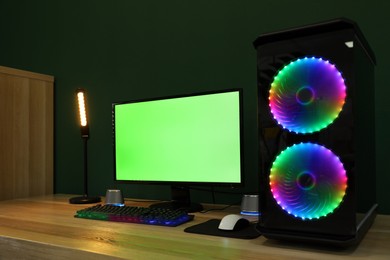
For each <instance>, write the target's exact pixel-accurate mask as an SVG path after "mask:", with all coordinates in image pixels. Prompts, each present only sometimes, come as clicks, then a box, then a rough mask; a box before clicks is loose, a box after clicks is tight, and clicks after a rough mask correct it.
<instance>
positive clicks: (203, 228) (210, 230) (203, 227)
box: [184, 219, 260, 239]
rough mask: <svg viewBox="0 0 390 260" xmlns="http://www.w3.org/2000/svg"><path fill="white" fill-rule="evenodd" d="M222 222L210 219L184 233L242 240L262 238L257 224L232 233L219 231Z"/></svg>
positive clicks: (185, 230)
mask: <svg viewBox="0 0 390 260" xmlns="http://www.w3.org/2000/svg"><path fill="white" fill-rule="evenodd" d="M220 222H221V220H220V219H210V220H208V221H206V222H203V223H201V224H197V225H194V226H191V227H188V228H186V229H184V232H187V233H195V234H203V235H211V236H219V237H231V238H241V239H253V238H256V237H259V236H260V232H259V231H257V230H256V223H250V225H249V226H247V227H245V228H243V229H241V230H238V231H230V230H219V229H218V226H219V223H220Z"/></svg>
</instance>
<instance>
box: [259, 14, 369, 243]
mask: <svg viewBox="0 0 390 260" xmlns="http://www.w3.org/2000/svg"><path fill="white" fill-rule="evenodd" d="M253 44H254V47H255V49H256V50H257V72H258V73H257V74H258V78H257V82H258V134H259V169H260V173H259V174H260V200H259V203H260V204H259V208H260V213H261V215H260V217H259V222H258V225H257V229H258V230H259V231H260V232H261V233H262V234H263V235H264V236H265V237H267V238H270V239H288V240H297V241H307V242H318V243H328V244H334V245H341V246H347V245H351V244H356V243H358V242H359V241H360V240H361V239H362V237H363V236H364V234H365V233H366V231H367V230H368V229H369V227H370V226H371V224H372V222H373V221H374V219H375V216H376V208H377V204H376V188H375V186H376V179H375V103H374V94H375V91H374V89H375V88H374V69H375V65H376V61H375V55H374V53H373V51H372V49H371V48H370V46H369V44H368V43H367V41H366V39H365V37H364V36H363V34H362V32H361V30H360V29H359V27H358V26H357V24H356V23H355V22H353V21H351V20H348V19H344V18H340V19H335V20H331V21H326V22H321V23H317V24H312V25H307V26H302V27H299V28H292V29H287V30H283V31H279V32H273V33H267V34H263V35H260V36H259V37H258V38H257V39H256V40H255V41H254V43H253Z"/></svg>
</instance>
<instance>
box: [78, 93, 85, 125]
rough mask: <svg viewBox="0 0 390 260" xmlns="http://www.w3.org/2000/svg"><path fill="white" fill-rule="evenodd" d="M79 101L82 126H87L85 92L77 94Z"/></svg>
mask: <svg viewBox="0 0 390 260" xmlns="http://www.w3.org/2000/svg"><path fill="white" fill-rule="evenodd" d="M77 100H78V103H79V114H80V124H81V126H87V115H86V110H85V99H84V92H78V93H77Z"/></svg>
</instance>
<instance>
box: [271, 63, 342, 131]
mask: <svg viewBox="0 0 390 260" xmlns="http://www.w3.org/2000/svg"><path fill="white" fill-rule="evenodd" d="M345 97H346V86H345V84H344V79H343V77H342V76H341V73H340V72H339V71H338V70H337V69H336V67H335V65H333V64H331V63H330V62H329V61H327V60H324V59H322V58H315V57H311V58H308V57H305V58H302V59H298V60H295V61H292V62H290V63H289V64H287V65H286V66H284V67H283V68H282V69H281V70H280V71H279V72H278V74H277V75H276V76H275V78H274V80H273V82H272V84H271V89H270V91H269V106H270V108H271V112H272V114H273V116H274V118H275V119H276V121H277V122H278V123H279V124H280V125H281V126H283V128H286V129H287V130H289V131H292V132H296V133H302V134H305V133H313V132H316V131H320V130H322V129H323V128H325V127H327V126H328V125H329V124H331V123H332V122H333V121H334V120H335V119H336V118H337V117H338V115H339V113H340V111H341V109H342V107H343V105H344V102H345Z"/></svg>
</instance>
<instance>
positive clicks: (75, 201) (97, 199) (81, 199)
mask: <svg viewBox="0 0 390 260" xmlns="http://www.w3.org/2000/svg"><path fill="white" fill-rule="evenodd" d="M101 201H102V200H101V199H100V197H88V196H80V197H73V198H70V199H69V203H70V204H91V203H98V202H101Z"/></svg>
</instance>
